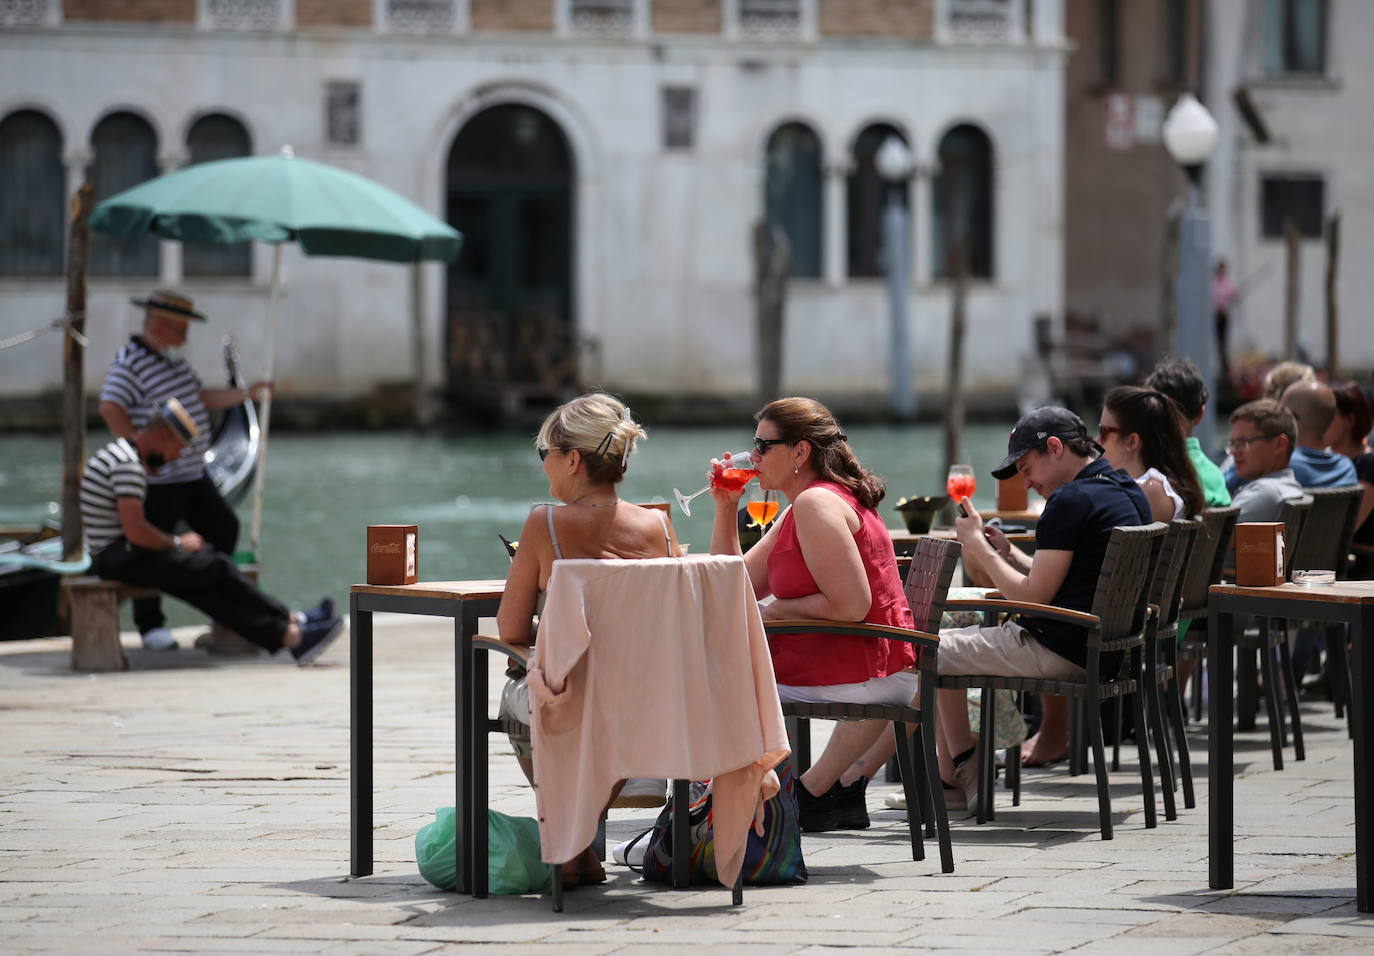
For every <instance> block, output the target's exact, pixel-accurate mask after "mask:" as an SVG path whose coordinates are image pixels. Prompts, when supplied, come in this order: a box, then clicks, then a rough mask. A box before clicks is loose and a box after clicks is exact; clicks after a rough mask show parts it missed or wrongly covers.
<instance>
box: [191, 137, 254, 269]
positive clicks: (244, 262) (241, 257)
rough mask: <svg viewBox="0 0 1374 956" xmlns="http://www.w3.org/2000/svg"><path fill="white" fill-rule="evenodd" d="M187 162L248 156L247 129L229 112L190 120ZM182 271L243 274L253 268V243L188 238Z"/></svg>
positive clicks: (192, 163)
mask: <svg viewBox="0 0 1374 956" xmlns="http://www.w3.org/2000/svg"><path fill="white" fill-rule="evenodd" d="M186 150H187V152H188V153H190V155H191V159H190V164H191V165H194V164H196V163H209V162H214V161H215V160H217V159H233V158H234V157H235V156H250V155H252V152H253V146H252V144H251V143H250V142H249V141H248V131H247V130H245V129H244V128H243V124H242V123H240V122H239V121H238V120H236V119H234V118H233V117H232V116H225V115H224V114H222V113H210V114H208V115H206V116H202V117H201V118H200V119H198V120H196V121H195V123H194V124H192V126H191V128H190V130H189V131H187V133H186ZM181 268H182V272H183V273H185V274H186V275H188V276H246V275H251V274H252V271H253V244H252V243H250V242H237V243H234V244H233V245H224V244H223V243H218V242H187V243H184V244H183V245H182V249H181Z"/></svg>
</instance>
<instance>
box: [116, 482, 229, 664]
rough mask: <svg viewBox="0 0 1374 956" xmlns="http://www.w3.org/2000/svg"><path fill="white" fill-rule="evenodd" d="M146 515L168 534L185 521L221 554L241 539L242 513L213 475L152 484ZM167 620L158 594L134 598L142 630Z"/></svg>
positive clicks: (137, 620) (143, 631)
mask: <svg viewBox="0 0 1374 956" xmlns="http://www.w3.org/2000/svg"><path fill="white" fill-rule="evenodd" d="M143 516H144V517H145V518H147V519H148V523H149V524H151V525H152V526H153V527H155V528H157V529H158V530H160V531H165V532H167V533H168V534H173V533H175V532H176V529H177V528H178V526H180V525H181V523H182V522H183V521H184V522H185V523H186V525H187V526H188V527H189V528H190V529H191V530H192V531H195V532H196V533H198V534H199V535H200V536H201V537H202V538H204V539H205V540H206V541H208V542H209V543H210V544H211V545H213V546H214V548H215V550H216V551H218V552H220V553H221V554H233V553H234V546H235V545H236V544H237V543H238V538H239V519H238V515H236V514H234V509H233V508H231V507H229V502H227V501H225V500H224V499H223V498H222V497H220V493H219V490H218V489H217V488H216V487H215V483H214V482H213V481H211V480H210V476H209V475H201V476H200V477H199V478H197V479H196V480H195V481H179V482H175V483H173V484H169V485H154V484H150V485H148V495H147V497H146V498H145V499H144V501H143ZM163 590H167V589H166V588H163ZM166 623H167V619H166V618H165V617H163V616H162V601H161V600H159V599H158V598H140V599H139V600H137V601H135V602H134V626H135V627H137V628H138V630H139V633H142V634H146V633H147V632H149V631H151V630H152V629H153V628H155V627H162V626H163V625H165V624H166ZM244 636H245V637H247V635H244Z"/></svg>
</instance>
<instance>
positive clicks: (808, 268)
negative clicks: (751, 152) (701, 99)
mask: <svg viewBox="0 0 1374 956" xmlns="http://www.w3.org/2000/svg"><path fill="white" fill-rule="evenodd" d="M765 163H766V169H765V171H764V173H765V174H764V187H763V191H764V216H765V217H766V218H767V220H768V224H769V225H770V226H775V227H777V228H779V229H781V230H782V231H783V233H784V234H785V235H786V236H787V241H788V243H789V244H790V245H791V247H792V267H791V274H792V275H794V276H802V277H805V278H811V279H816V278H820V275H821V236H822V224H823V222H824V215H823V204H822V199H821V186H822V177H821V140H820V137H819V136H817V135H816V133H815V132H814V131H813V130H812V129H811V128H810V127H809V126H806V125H804V124H802V123H786V124H784V125H782V126H779V127H778V128H777V129H775V130H774V131H773V135H772V136H769V137H768V148H767V155H766V156H765Z"/></svg>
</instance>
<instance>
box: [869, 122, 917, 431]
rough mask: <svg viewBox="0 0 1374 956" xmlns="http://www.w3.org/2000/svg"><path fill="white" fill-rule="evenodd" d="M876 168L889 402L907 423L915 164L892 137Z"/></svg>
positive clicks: (912, 403)
mask: <svg viewBox="0 0 1374 956" xmlns="http://www.w3.org/2000/svg"><path fill="white" fill-rule="evenodd" d="M873 166H874V168H875V169H877V171H878V175H879V176H881V177H882V178H883V180H884V181H886V183H887V202H886V204H885V205H884V207H883V271H885V272H886V273H887V296H888V306H889V309H890V311H891V314H892V337H891V351H892V355H891V363H892V372H891V378H890V379H889V381H888V388H889V393H888V403H889V405H890V407H891V409H892V414H893V415H894V416H895V417H896V418H898V419H899V420H905V419H909V418H911V417H912V416H913V415H914V414H915V413H916V396H915V394H914V393H913V392H912V390H911V359H910V351H911V350H910V348H909V346H908V344H907V327H906V296H907V261H908V260H909V259H910V257H911V256H910V249H911V244H910V239H909V238H908V235H907V214H906V204H905V203H904V202H903V196H902V186H903V185H904V184H905V183H906V182H907V181H908V180H909V179H910V178H911V174H912V172H913V171H914V170H915V168H916V161H915V158H914V157H913V156H912V155H911V150H910V149H908V148H907V145H906V143H904V142H902V141H901V140H900V139H898V138H897V137H896V136H889V137H888V138H887V139H885V140H883V143H882V145H881V146H879V147H878V152H877V153H876V154H874V156H873Z"/></svg>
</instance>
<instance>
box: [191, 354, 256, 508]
mask: <svg viewBox="0 0 1374 956" xmlns="http://www.w3.org/2000/svg"><path fill="white" fill-rule="evenodd" d="M224 366H225V368H226V369H227V370H228V372H229V385H230V387H232V388H246V387H247V383H246V382H245V381H244V379H243V376H242V375H240V374H239V354H238V350H237V349H235V348H234V340H233V339H231V338H230V337H229V336H227V335H226V336H225V337H224ZM261 444H262V432H261V430H260V429H259V427H258V410H257V409H256V408H255V407H254V406H253V400H252V399H251V398H250V399H248V400H247V401H245V402H244V403H243V404H242V405H235V406H233V407H232V408H226V409H225V410H224V415H223V416H222V417H221V418H220V420H219V424H218V425H216V426H215V430H214V432H213V433H212V434H211V438H210V449H209V450H208V451H207V452H206V453H205V472H206V474H208V475H209V476H210V480H211V481H213V482H214V483H215V487H216V488H218V489H219V493H220V494H221V495H222V496H223V497H224V500H225V501H227V502H229V504H231V505H235V506H236V505H238V503H239V502H240V501H242V500H243V496H244V495H246V494H247V493H248V488H249V486H251V485H252V484H253V473H254V472H255V471H257V467H258V449H259V447H260V446H261Z"/></svg>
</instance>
